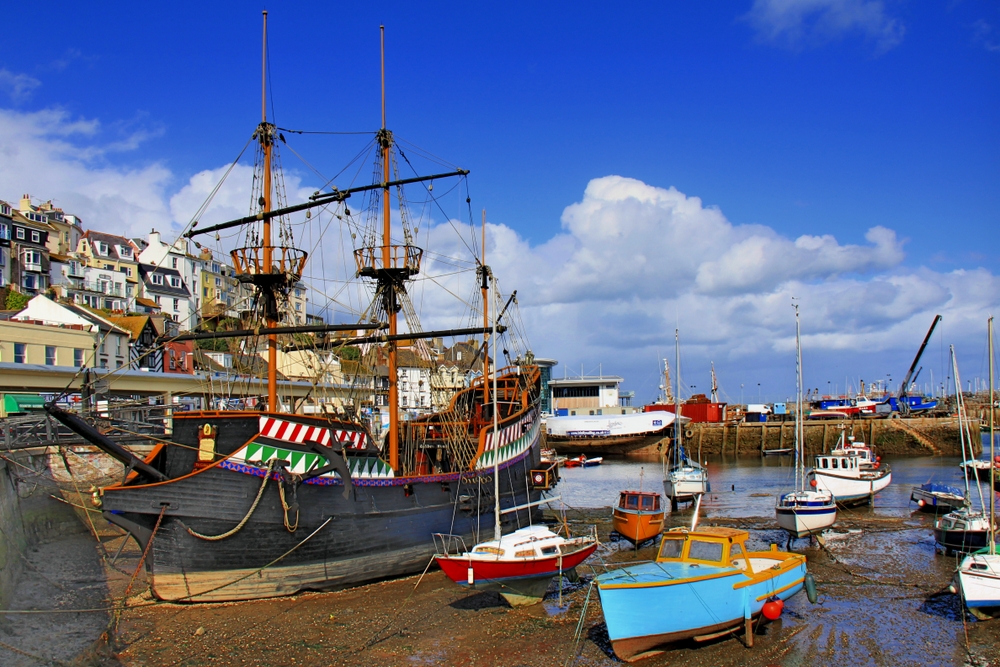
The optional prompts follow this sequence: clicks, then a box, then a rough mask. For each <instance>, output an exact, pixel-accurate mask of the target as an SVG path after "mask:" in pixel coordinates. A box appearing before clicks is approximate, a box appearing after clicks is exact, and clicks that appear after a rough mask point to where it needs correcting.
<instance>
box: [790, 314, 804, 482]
mask: <svg viewBox="0 0 1000 667" xmlns="http://www.w3.org/2000/svg"><path fill="white" fill-rule="evenodd" d="M792 305H793V306H794V307H795V456H796V458H797V459H798V460H797V461H796V462H795V488H796V490H797V491H803V490H805V475H803V474H802V473H803V470H802V466H803V462H802V459H803V458H804V457H805V452H804V451H803V449H804V448H803V443H802V338H801V329H800V328H799V304H797V303H793V304H792Z"/></svg>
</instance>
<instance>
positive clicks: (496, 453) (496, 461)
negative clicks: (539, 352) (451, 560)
mask: <svg viewBox="0 0 1000 667" xmlns="http://www.w3.org/2000/svg"><path fill="white" fill-rule="evenodd" d="M485 251H486V247H485V246H483V252H484V255H483V257H484V258H485ZM490 293H491V298H493V299H495V298H496V283H495V282H494V281H492V280H491V281H490ZM491 333H492V336H491V338H495V337H496V335H497V318H496V315H494V316H493V331H492V332H491ZM487 378H488V376H487ZM487 378H484V380H485V379H487ZM483 385H484V386H485V385H486V382H483ZM498 412H499V411H498V410H497V374H496V373H495V372H494V373H493V497H494V498H496V509H495V511H494V520H495V523H494V525H493V538H494V539H495V540H497V541H499V540H500V535H501V530H500V428H499V427H500V416H499V414H498Z"/></svg>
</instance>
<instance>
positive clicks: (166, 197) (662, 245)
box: [0, 109, 1000, 401]
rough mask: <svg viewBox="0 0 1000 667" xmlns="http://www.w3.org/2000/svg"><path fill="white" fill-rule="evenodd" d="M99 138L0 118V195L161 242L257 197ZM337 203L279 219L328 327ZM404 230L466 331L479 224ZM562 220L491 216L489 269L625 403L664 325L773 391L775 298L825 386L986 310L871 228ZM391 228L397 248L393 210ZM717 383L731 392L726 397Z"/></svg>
mask: <svg viewBox="0 0 1000 667" xmlns="http://www.w3.org/2000/svg"><path fill="white" fill-rule="evenodd" d="M139 131H141V128H140V129H136V130H135V132H139ZM106 134H108V132H107V131H106V130H104V129H103V128H102V125H101V123H100V122H98V121H97V120H94V119H86V118H78V117H75V116H73V115H71V114H69V113H68V112H66V111H63V110H59V109H48V110H43V111H37V112H31V113H22V112H18V111H11V110H3V109H0V183H4V185H5V187H6V188H8V191H7V192H6V193H4V194H2V195H0V196H3V197H5V198H13V199H15V201H16V198H17V197H19V196H20V194H21V193H22V192H26V193H32V194H34V195H36V196H38V197H41V198H44V199H49V198H52V199H53V200H54V201H55V203H56V205H57V206H61V207H62V208H63V209H65V210H66V211H67V212H70V213H74V214H77V215H79V216H80V217H82V218H83V220H84V224H85V226H86V227H88V228H92V229H100V230H105V231H113V232H118V233H123V234H128V235H133V236H145V235H146V234H147V233H148V232H149V230H150V229H152V228H156V229H158V230H159V231H161V232H163V233H164V236H165V237H166V238H171V237H172V236H176V235H177V234H178V233H180V232H181V231H182V229H183V228H184V227H185V226H186V225H187V224H188V223H189V222H190V221H191V220H193V219H197V220H198V221H199V225H200V226H201V227H202V228H204V227H207V226H209V225H212V224H215V223H218V222H222V221H225V220H228V219H233V218H237V217H242V216H244V215H246V214H247V212H248V210H249V209H250V207H251V204H252V200H253V198H254V197H255V196H256V195H255V194H254V191H253V190H252V187H253V186H252V184H253V178H252V173H251V168H250V167H249V166H246V165H237V166H236V167H234V168H233V170H232V172H231V173H229V175H228V178H225V179H224V178H223V177H224V176H225V175H226V172H227V171H228V170H229V167H228V166H216V167H212V168H208V169H205V170H202V171H200V172H198V173H196V174H194V175H192V176H190V177H189V178H186V179H181V178H178V177H177V175H175V174H174V173H172V172H171V171H170V170H169V169H168V168H166V167H165V166H164V165H162V164H160V163H158V162H151V163H148V164H145V165H143V166H139V167H126V166H120V164H119V163H120V162H121V160H120V158H121V157H122V156H123V155H128V153H127V152H126V151H129V150H133V148H131V146H133V145H139V144H140V143H141V138H139V139H136V141H135V142H133V144H129V143H128V142H127V141H126V142H124V143H123V141H122V140H117V141H104V140H103V139H102V137H103V136H104V135H106ZM220 182H221V183H222V185H221V186H220V185H219V184H220ZM311 185H314V184H307V182H306V181H305V179H304V178H302V177H300V176H299V175H297V174H294V173H291V174H286V177H285V190H286V192H287V193H288V200H289V202H300V201H303V200H305V199H306V198H307V197H308V195H309V194H311V193H312V191H313V189H314V188H313V187H311ZM11 189H12V190H11ZM213 193H214V194H213ZM206 201H207V202H208V204H207V205H205V202H206ZM348 201H349V203H350V206H351V207H352V209H354V210H353V213H352V214H351V216H348V215H347V214H346V211H345V210H344V207H338V208H336V209H335V210H331V211H326V212H315V213H314V214H313V216H312V218H311V220H309V223H310V224H308V225H307V224H305V222H306V220H305V214H304V213H299V214H296V215H295V216H293V218H292V220H291V223H292V229H293V231H294V233H295V241H296V245H298V246H299V247H302V248H305V249H307V250H308V251H309V252H310V254H311V256H312V261H311V263H310V267H311V268H310V269H309V272H308V274H307V276H308V278H307V280H308V281H309V282H310V283H311V284H312V287H313V289H314V290H316V291H315V292H314V293H313V295H312V297H311V300H312V303H313V304H315V305H316V306H319V307H320V308H323V307H324V306H325V304H326V302H327V300H328V299H329V300H330V302H332V303H333V304H334V305H333V306H331V307H329V309H328V310H326V312H327V314H329V313H330V312H331V311H334V312H336V313H338V315H337V319H338V321H346V320H351V319H352V318H353V317H356V316H357V315H358V314H359V313H361V312H363V309H364V308H365V306H366V304H368V303H369V302H370V300H371V292H370V287H358V286H357V285H356V284H354V285H353V286H349V283H348V281H347V279H348V278H351V277H353V274H354V270H355V267H354V257H353V250H354V248H355V247H356V246H357V245H359V244H360V243H361V238H360V230H359V228H358V226H357V223H358V222H359V219H358V216H359V212H360V211H364V210H366V206H365V205H364V203H363V202H362V201H356V202H355V201H352V200H348ZM424 208H425V209H426V210H429V211H432V213H433V212H435V211H437V209H436V208H433V207H424ZM338 216H339V217H338ZM413 222H414V226H415V227H419V232H415V233H416V234H417V238H416V239H415V243H416V244H417V245H419V246H420V247H422V248H424V249H425V254H424V262H423V269H424V270H423V272H422V273H421V275H420V276H418V277H417V280H416V281H414V283H413V284H412V286H411V291H410V293H411V300H412V302H413V305H414V307H415V308H417V309H418V310H419V311H420V312H421V313H422V316H423V325H424V329H425V330H430V329H437V328H453V327H461V326H473V325H476V324H478V321H476V320H477V316H475V315H474V314H471V312H470V310H469V309H468V308H463V307H461V306H460V305H459V306H458V307H457V308H456V301H455V297H458V299H459V300H464V301H466V302H467V303H475V302H476V300H477V298H478V296H477V293H478V284H477V280H476V274H475V263H474V262H473V261H471V259H470V252H469V248H470V247H475V246H476V245H477V242H478V239H479V238H480V236H479V235H480V230H479V228H478V227H476V228H472V227H470V226H469V225H468V223H465V224H462V223H459V222H458V221H456V220H440V219H438V220H420V221H417V220H416V219H414V220H413ZM561 222H562V228H561V231H560V232H559V233H557V234H555V235H554V236H553V237H552V238H549V239H546V240H544V241H543V242H541V243H538V244H534V245H533V244H532V243H531V242H529V241H528V240H527V239H526V238H525V237H524V236H523V235H522V234H521V233H519V232H518V230H517V229H515V228H514V227H512V226H510V225H507V224H504V223H503V221H490V222H489V223H488V224H487V240H486V246H487V251H486V252H487V260H488V263H489V264H490V265H491V267H492V268H493V271H494V273H495V275H497V276H498V277H499V279H500V285H501V288H502V289H503V290H504V294H505V295H509V294H510V292H511V291H512V290H514V289H516V290H517V291H518V301H519V303H520V306H521V320H522V321H523V323H524V326H525V329H526V331H527V334H528V336H529V337H530V343H531V346H532V348H533V350H534V351H535V353H536V354H538V355H540V356H545V357H553V358H556V359H558V360H559V361H560V363H561V364H563V367H564V368H566V367H569V368H571V369H572V372H579V369H580V364H581V363H583V364H585V365H584V370H585V371H586V372H588V373H589V372H596V370H597V367H598V366H599V365H603V370H604V372H605V373H614V374H617V375H621V376H623V377H625V378H627V379H628V386H629V387H630V388H635V389H639V390H640V392H645V393H640V394H639V395H638V396H637V401H642V400H649V399H651V398H652V397H653V396H652V394H655V387H656V385H657V384H658V383H659V380H658V378H657V373H658V372H659V370H658V369H659V363H658V357H661V356H667V355H670V354H672V350H673V332H674V329H675V328H679V329H680V332H681V342H682V346H683V350H684V358H685V360H686V361H685V362H684V363H685V369H686V370H685V371H684V377H685V378H688V379H687V380H686V382H687V383H688V384H689V385H691V384H698V385H699V391H703V390H704V387H707V374H708V364H709V362H710V361H714V362H715V364H716V369H717V371H718V372H719V374H720V377H721V378H723V383H724V384H723V387H724V389H725V386H726V385H725V382H726V378H736V379H735V383H736V384H735V386H738V384H739V382H741V381H742V380H741V379H740V378H743V377H744V376H745V375H746V374H748V373H751V372H753V373H758V374H759V377H764V378H771V381H772V383H773V384H776V383H777V380H774V379H773V376H775V374H776V371H775V369H776V368H785V367H787V373H785V374H784V376H783V380H782V383H783V387H784V388H785V389H786V390H787V389H788V388H789V387H792V388H793V387H794V363H793V361H792V356H791V352H790V350H791V348H793V347H794V317H793V314H792V310H791V307H790V304H791V302H792V297H795V298H796V299H797V300H798V303H799V304H800V305H801V310H802V321H803V334H804V339H803V340H804V345H805V346H806V353H805V356H806V371H807V380H806V381H807V383H809V384H815V382H814V381H812V380H810V379H809V377H810V373H818V372H823V373H824V374H827V373H828V372H829V374H831V375H832V377H837V373H840V372H841V371H840V370H836V369H838V368H840V367H841V366H842V365H843V363H844V361H843V360H845V359H847V360H851V361H850V363H851V364H854V365H856V366H857V367H858V368H857V372H858V373H860V372H861V371H862V370H864V372H868V369H869V368H870V367H872V366H879V367H882V366H885V365H886V364H887V363H890V362H891V364H892V368H894V369H898V370H897V371H896V372H897V373H902V371H903V369H905V367H906V366H907V365H908V364H909V361H910V358H911V355H912V354H913V351H914V350H915V348H916V346H917V345H918V344H919V342H920V338H921V336H922V335H923V332H924V331H925V330H926V327H927V325H928V324H929V323H930V321H931V318H932V317H933V316H934V314H936V313H941V314H943V315H944V316H945V324H943V325H942V329H943V330H945V331H948V332H949V335H952V334H953V339H954V340H956V341H957V342H958V343H959V345H966V346H968V348H969V350H970V352H972V351H974V349H976V348H974V347H973V339H975V340H978V338H977V336H978V334H977V333H976V332H978V331H979V330H980V329H984V324H983V323H984V322H985V313H987V312H990V311H996V310H997V306H1000V280H998V278H997V277H996V276H994V275H992V274H991V273H990V272H988V271H986V270H983V269H972V270H965V271H955V272H951V273H939V272H935V271H932V270H930V269H926V268H912V267H907V266H906V265H905V263H904V262H905V254H904V250H903V244H902V242H901V241H900V239H898V238H897V235H896V233H895V232H894V231H893V230H892V229H889V228H887V227H884V226H875V227H872V228H871V229H869V230H868V232H867V234H866V235H865V242H864V243H860V244H846V243H842V242H841V241H840V240H838V239H837V238H836V237H834V236H831V235H824V236H812V235H803V236H799V237H798V238H792V237H787V236H784V235H782V234H780V233H778V232H777V231H775V230H774V229H772V228H770V227H768V226H766V225H745V224H739V223H738V222H734V221H730V220H729V219H727V217H726V215H725V214H724V212H723V211H721V210H719V209H718V208H717V207H713V206H706V205H705V204H704V203H703V202H702V200H701V199H699V198H698V197H696V196H693V195H690V194H686V193H683V192H680V191H678V190H677V189H676V188H673V187H657V186H655V185H651V184H647V183H643V182H641V181H639V180H636V179H632V178H627V177H623V176H604V177H601V178H595V179H593V180H592V181H590V183H589V184H588V185H587V187H586V189H585V190H584V192H583V193H582V195H581V197H580V200H579V201H577V202H575V203H569V204H568V205H567V206H566V208H565V210H564V211H563V214H562V218H561ZM394 223H395V225H396V230H397V233H396V234H395V236H396V237H397V238H398V237H399V236H400V234H399V233H398V230H399V220H398V218H397V219H394ZM456 229H457V230H458V231H459V234H457V235H456V234H455V230H456ZM199 241H200V242H202V243H203V244H204V245H206V246H208V247H211V248H213V249H217V250H222V251H226V250H229V249H231V248H232V247H234V246H235V245H236V244H237V243H238V242H240V241H241V239H239V238H237V237H236V236H235V235H234V233H232V232H223V233H222V234H221V235H220V239H219V241H216V240H215V238H214V235H206V236H202V237H199ZM980 320H982V322H980ZM911 341H912V343H911ZM949 342H952V339H949ZM980 342H981V341H980ZM980 347H981V345H980ZM866 355H867V356H866ZM903 357H905V358H903ZM887 360H888V361H887ZM829 369H833V370H832V371H831V370H829ZM559 370H561V369H559ZM851 370H852V372H854V370H855V369H854V366H852V367H851ZM697 377H701V378H706V379H702V380H701V381H700V382H698V381H696V380H695V379H694V378H697ZM840 377H843V374H841V375H840ZM754 384H756V381H755V382H754ZM733 387H734V385H732V384H730V385H729V388H730V399H731V400H736V398H735V396H734V394H735V395H736V396H738V390H736V389H734V388H733ZM775 398H777V397H775Z"/></svg>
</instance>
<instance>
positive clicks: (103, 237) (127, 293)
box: [70, 230, 139, 311]
mask: <svg viewBox="0 0 1000 667" xmlns="http://www.w3.org/2000/svg"><path fill="white" fill-rule="evenodd" d="M71 259H75V260H77V261H79V262H81V264H82V270H78V271H77V273H76V274H74V275H73V276H72V277H73V279H74V281H78V282H75V283H74V288H73V289H72V294H70V296H71V297H72V299H73V302H74V303H77V304H85V305H90V306H91V307H97V308H104V307H106V306H93V303H95V302H100V301H103V300H105V298H104V297H107V296H112V297H114V298H119V299H121V300H122V301H123V303H122V304H121V307H119V308H114V310H123V311H129V310H132V309H133V308H134V307H135V298H136V296H138V293H139V271H138V268H139V262H138V260H137V259H136V257H135V249H134V248H133V247H132V244H131V243H129V241H128V239H126V238H125V237H124V236H117V235H115V234H107V233H105V232H98V231H94V230H86V231H84V232H83V234H82V235H81V236H80V240H79V242H78V243H77V247H76V253H75V256H74V257H72V258H71ZM88 269H96V271H88ZM79 273H82V274H83V277H82V281H80V279H79V277H78V274H79ZM114 273H119V274H122V275H121V277H120V280H119V277H117V276H113V275H112V274H114ZM117 282H121V283H122V290H121V291H120V293H118V294H114V293H112V294H105V293H103V292H102V289H103V288H104V287H105V286H106V285H107V284H108V283H111V284H114V283H117ZM98 283H102V284H98ZM78 294H79V297H78V296H77V295H78Z"/></svg>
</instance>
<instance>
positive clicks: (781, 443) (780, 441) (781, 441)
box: [778, 422, 785, 449]
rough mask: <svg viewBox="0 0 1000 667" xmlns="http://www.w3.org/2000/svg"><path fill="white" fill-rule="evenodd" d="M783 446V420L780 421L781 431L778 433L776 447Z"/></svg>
mask: <svg viewBox="0 0 1000 667" xmlns="http://www.w3.org/2000/svg"><path fill="white" fill-rule="evenodd" d="M784 448H785V422H781V431H780V432H779V433H778V449H784Z"/></svg>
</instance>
